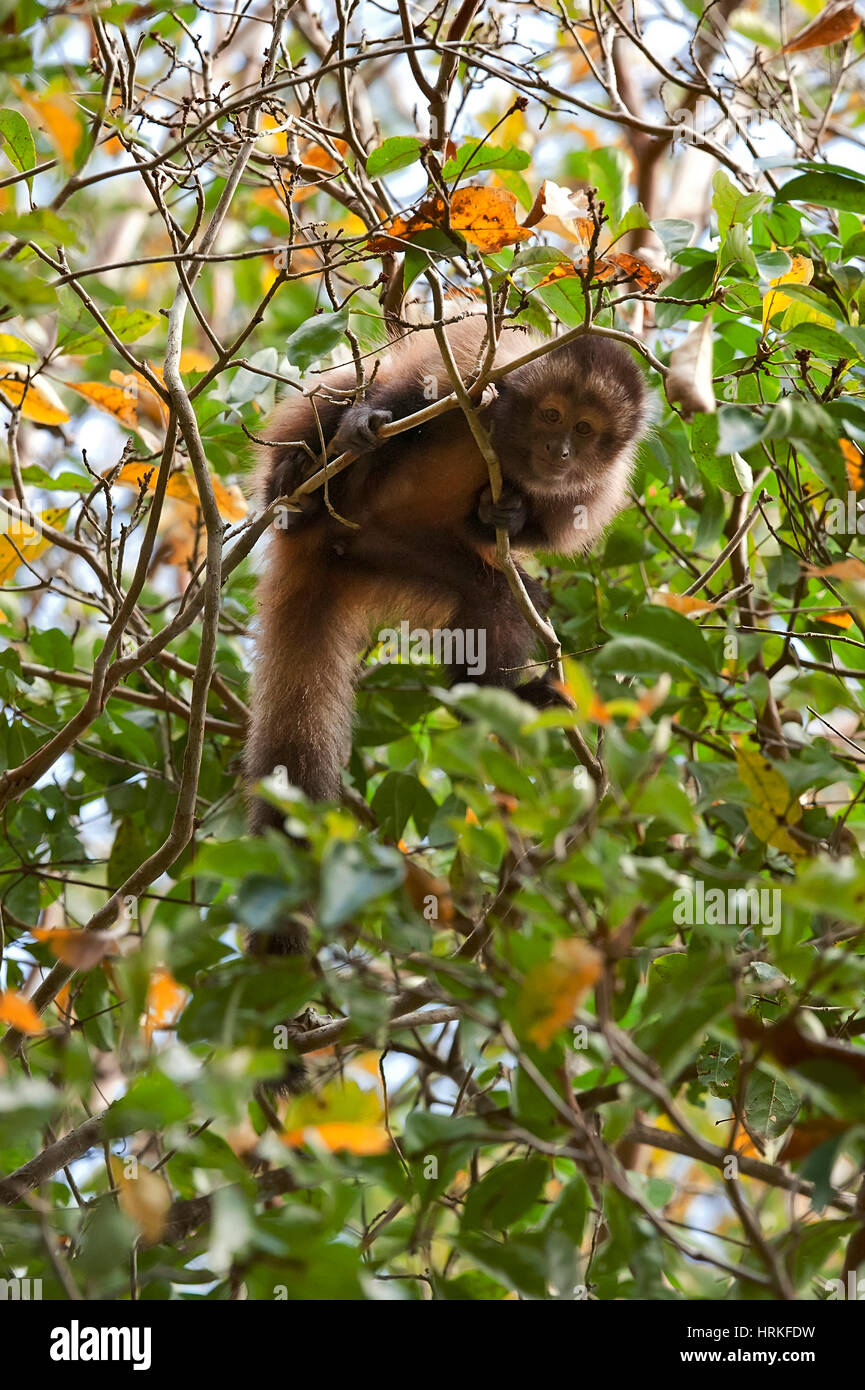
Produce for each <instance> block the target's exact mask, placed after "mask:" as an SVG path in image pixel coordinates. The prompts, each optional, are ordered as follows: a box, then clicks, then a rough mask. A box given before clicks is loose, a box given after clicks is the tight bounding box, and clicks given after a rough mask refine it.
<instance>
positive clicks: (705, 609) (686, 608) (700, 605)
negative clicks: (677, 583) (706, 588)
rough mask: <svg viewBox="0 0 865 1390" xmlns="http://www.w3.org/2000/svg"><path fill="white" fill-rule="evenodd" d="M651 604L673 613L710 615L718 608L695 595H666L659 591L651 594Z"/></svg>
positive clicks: (715, 604)
mask: <svg viewBox="0 0 865 1390" xmlns="http://www.w3.org/2000/svg"><path fill="white" fill-rule="evenodd" d="M652 602H653V603H657V604H659V605H660V607H661V608H672V610H673V612H674V613H684V614H685V615H686V616H687V615H688V614H690V613H711V612H712V611H713V610H714V609H716V608H717V607H718V605H717V603H710V602H709V600H708V599H705V598H697V595H696V594H668V593H665V592H663V591H662V590H660V589H656V590H655V592H654V593H653V594H652Z"/></svg>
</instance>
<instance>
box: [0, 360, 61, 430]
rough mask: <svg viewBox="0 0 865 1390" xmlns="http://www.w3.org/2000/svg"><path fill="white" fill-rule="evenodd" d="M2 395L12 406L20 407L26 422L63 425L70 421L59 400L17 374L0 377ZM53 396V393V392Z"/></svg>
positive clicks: (0, 393)
mask: <svg viewBox="0 0 865 1390" xmlns="http://www.w3.org/2000/svg"><path fill="white" fill-rule="evenodd" d="M0 395H3V396H5V398H6V400H7V401H8V402H9V404H10V405H20V406H21V414H22V415H23V417H24V419H25V420H34V421H35V422H36V423H37V424H39V425H62V424H65V422H66V421H67V420H68V419H69V412H68V410H64V408H63V405H62V404H61V402H60V401H59V400H57V399H56V397H55V399H54V400H52V399H51V396H49V394H48V393H47V391H45V390H44V389H42V388H41V387H39V386H34V384H33V382H32V381H28V380H27V378H26V377H24V376H20V375H19V374H18V373H17V372H14V373H9V374H8V375H4V376H3V377H0ZM52 395H53V392H52Z"/></svg>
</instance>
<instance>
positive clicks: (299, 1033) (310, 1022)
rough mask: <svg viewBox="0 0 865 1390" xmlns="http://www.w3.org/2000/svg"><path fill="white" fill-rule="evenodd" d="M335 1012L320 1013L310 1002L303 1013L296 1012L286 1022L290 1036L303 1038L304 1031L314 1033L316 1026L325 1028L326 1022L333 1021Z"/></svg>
mask: <svg viewBox="0 0 865 1390" xmlns="http://www.w3.org/2000/svg"><path fill="white" fill-rule="evenodd" d="M334 1021H335V1020H334V1017H333V1014H320V1013H319V1012H318V1010H317V1009H314V1008H313V1007H312V1005H311V1004H308V1005H307V1007H306V1008H305V1009H303V1010H302V1011H301V1013H299V1014H296V1015H295V1017H294V1018H292V1019H290V1020H289V1022H288V1023H287V1024H286V1028H287V1030H288V1036H289V1037H290V1038H302V1037H303V1035H304V1033H312V1032H313V1031H314V1029H316V1028H323V1027H324V1025H325V1023H333V1022H334Z"/></svg>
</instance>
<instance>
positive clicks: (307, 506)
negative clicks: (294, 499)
mask: <svg viewBox="0 0 865 1390" xmlns="http://www.w3.org/2000/svg"><path fill="white" fill-rule="evenodd" d="M315 471H316V460H315V457H314V456H313V455H312V454H311V453H310V452H309V451H308V450H307V449H304V448H301V447H298V448H296V449H292V448H287V447H286V448H282V449H280V451H279V453H278V454H277V458H276V462H275V464H274V466H273V469H272V471H271V474H270V477H269V478H268V481H267V497H266V501H267V503H268V504H270V503H271V502H273V501H275V499H276V498H277V497H290V496H291V495H292V493H293V492H296V491H297V489H298V488H299V487H300V485H301V483H303V482H305V481H306V479H307V478H309V477H311V476H312V474H313V473H314V472H315ZM298 506H299V507H300V509H301V510H300V511H299V512H288V511H286V513H285V520H284V522H283V528H284V529H287V530H293V529H294V528H295V526H296V525H300V523H301V522H302V521H303V520H304V518H305V517H306V516H308V515H310V514H311V513H313V512H316V511H318V510H319V508H320V507H321V494H320V493H317V492H311V493H306V494H305V495H304V496H303V497H300V498H299V499H298Z"/></svg>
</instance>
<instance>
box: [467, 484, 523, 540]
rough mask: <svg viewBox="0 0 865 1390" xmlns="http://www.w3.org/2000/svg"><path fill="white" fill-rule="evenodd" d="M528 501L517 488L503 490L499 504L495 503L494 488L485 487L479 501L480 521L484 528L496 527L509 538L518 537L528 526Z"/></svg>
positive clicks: (504, 488) (506, 487)
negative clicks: (526, 525)
mask: <svg viewBox="0 0 865 1390" xmlns="http://www.w3.org/2000/svg"><path fill="white" fill-rule="evenodd" d="M527 518H528V508H527V507H526V499H525V497H524V496H523V494H522V493H521V492H520V491H518V489H517V488H514V487H508V486H507V485H506V486H505V487H503V488H502V490H501V493H500V494H499V500H498V502H494V501H493V493H492V488H490V487H489V486H488V487H485V488H484V490H483V492H482V493H481V495H480V499H479V501H478V519H479V520H480V521H481V522H482V523H483V525H484V526H494V527H495V529H496V530H497V531H506V532H507V534H508V535H509V536H518V535H519V533H520V531H522V529H523V527H524V526H525V524H526V520H527Z"/></svg>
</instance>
